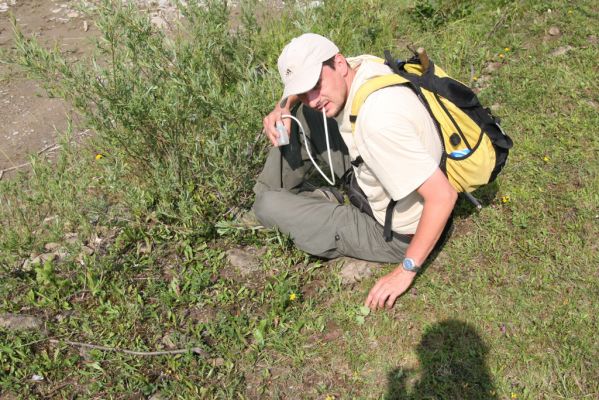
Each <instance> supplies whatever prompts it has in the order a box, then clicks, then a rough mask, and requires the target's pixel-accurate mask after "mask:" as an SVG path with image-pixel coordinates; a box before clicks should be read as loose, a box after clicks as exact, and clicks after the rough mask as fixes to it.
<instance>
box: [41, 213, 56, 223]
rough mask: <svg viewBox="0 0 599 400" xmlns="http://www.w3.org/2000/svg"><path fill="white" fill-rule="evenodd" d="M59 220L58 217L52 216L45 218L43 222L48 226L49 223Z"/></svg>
mask: <svg viewBox="0 0 599 400" xmlns="http://www.w3.org/2000/svg"><path fill="white" fill-rule="evenodd" d="M57 218H58V215H52V216H50V217H46V218H44V220H43V221H42V223H44V224H47V223H49V222H52V221H54V220H56V219H57Z"/></svg>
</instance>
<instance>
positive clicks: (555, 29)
mask: <svg viewBox="0 0 599 400" xmlns="http://www.w3.org/2000/svg"><path fill="white" fill-rule="evenodd" d="M549 34H550V35H551V36H557V35H559V34H560V30H559V28H558V27H557V26H552V27H551V28H549Z"/></svg>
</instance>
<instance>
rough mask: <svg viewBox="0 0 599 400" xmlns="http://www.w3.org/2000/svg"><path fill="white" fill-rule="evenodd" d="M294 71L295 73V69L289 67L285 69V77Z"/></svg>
mask: <svg viewBox="0 0 599 400" xmlns="http://www.w3.org/2000/svg"><path fill="white" fill-rule="evenodd" d="M292 73H293V71H292V70H291V69H289V68H287V70H286V71H285V77H286V78H287V77H288V76H289V75H291V74H292Z"/></svg>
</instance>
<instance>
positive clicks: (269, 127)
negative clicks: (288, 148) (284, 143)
mask: <svg viewBox="0 0 599 400" xmlns="http://www.w3.org/2000/svg"><path fill="white" fill-rule="evenodd" d="M296 102H297V98H296V96H290V97H289V98H287V99H286V100H283V101H281V102H278V103H277V104H276V105H275V108H274V109H273V110H272V111H271V112H270V113H269V114H268V115H267V116H266V117H264V120H262V124H263V127H264V128H263V131H264V133H265V134H266V136H267V137H268V139H269V140H270V142H271V143H272V145H273V146H278V145H279V142H278V139H279V133H278V132H277V128H276V127H275V124H276V123H277V121H282V122H283V124H284V125H285V129H287V132H291V119H289V118H284V119H283V118H281V116H282V115H284V114H291V108H292V107H293V105H294V104H295V103H296Z"/></svg>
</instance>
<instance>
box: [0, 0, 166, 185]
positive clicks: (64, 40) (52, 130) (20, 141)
mask: <svg viewBox="0 0 599 400" xmlns="http://www.w3.org/2000/svg"><path fill="white" fill-rule="evenodd" d="M132 1H135V2H136V4H137V5H138V6H140V8H142V9H146V10H148V12H150V15H151V16H152V21H153V22H154V23H155V24H157V25H159V26H160V25H161V24H163V23H164V18H167V17H168V16H169V15H171V14H172V13H173V12H174V8H173V7H172V6H171V4H170V2H169V1H168V0H132ZM79 4H80V1H79V0H73V1H71V0H0V48H1V49H3V50H8V49H11V48H12V47H13V46H14V44H13V31H12V26H11V22H10V16H11V15H14V16H15V18H16V21H17V24H18V26H19V27H20V29H21V30H22V31H23V33H25V35H27V36H34V37H36V38H38V39H39V40H40V42H41V43H42V44H43V45H44V46H46V47H54V46H56V47H58V48H59V49H60V51H61V52H63V54H66V55H67V57H68V58H70V59H77V58H81V57H82V56H84V55H85V54H89V53H90V51H91V49H92V47H93V44H92V39H93V37H94V35H96V34H97V33H98V32H97V30H96V29H95V27H94V24H93V21H88V20H86V17H85V16H84V15H82V14H81V13H80V12H78V11H77V5H79ZM89 4H93V3H92V2H89ZM85 28H87V29H85ZM69 119H73V121H74V122H75V125H74V127H75V130H76V131H77V132H78V131H84V127H82V126H80V124H78V121H77V116H76V115H75V113H74V112H73V111H72V110H71V109H70V108H69V106H68V105H67V104H66V103H65V102H64V101H62V100H60V99H55V98H50V97H49V96H48V95H47V94H46V92H45V91H44V89H43V88H42V86H41V85H40V83H39V82H36V81H34V80H31V79H28V78H27V77H26V76H25V74H24V73H23V71H21V70H20V69H19V68H18V67H15V66H11V65H8V64H7V63H5V62H2V58H0V171H2V170H6V169H9V168H11V167H15V166H19V165H21V164H24V163H27V161H28V158H29V155H30V154H34V153H37V152H39V151H41V150H44V149H47V148H48V147H49V146H51V145H52V144H54V143H56V142H57V139H58V136H60V135H61V134H62V133H63V132H65V129H66V127H67V123H68V120H69ZM25 168H26V167H25ZM19 170H21V168H19ZM14 173H15V170H13V171H10V172H7V173H5V174H4V176H3V178H4V179H6V178H8V177H10V176H11V175H12V174H14Z"/></svg>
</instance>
